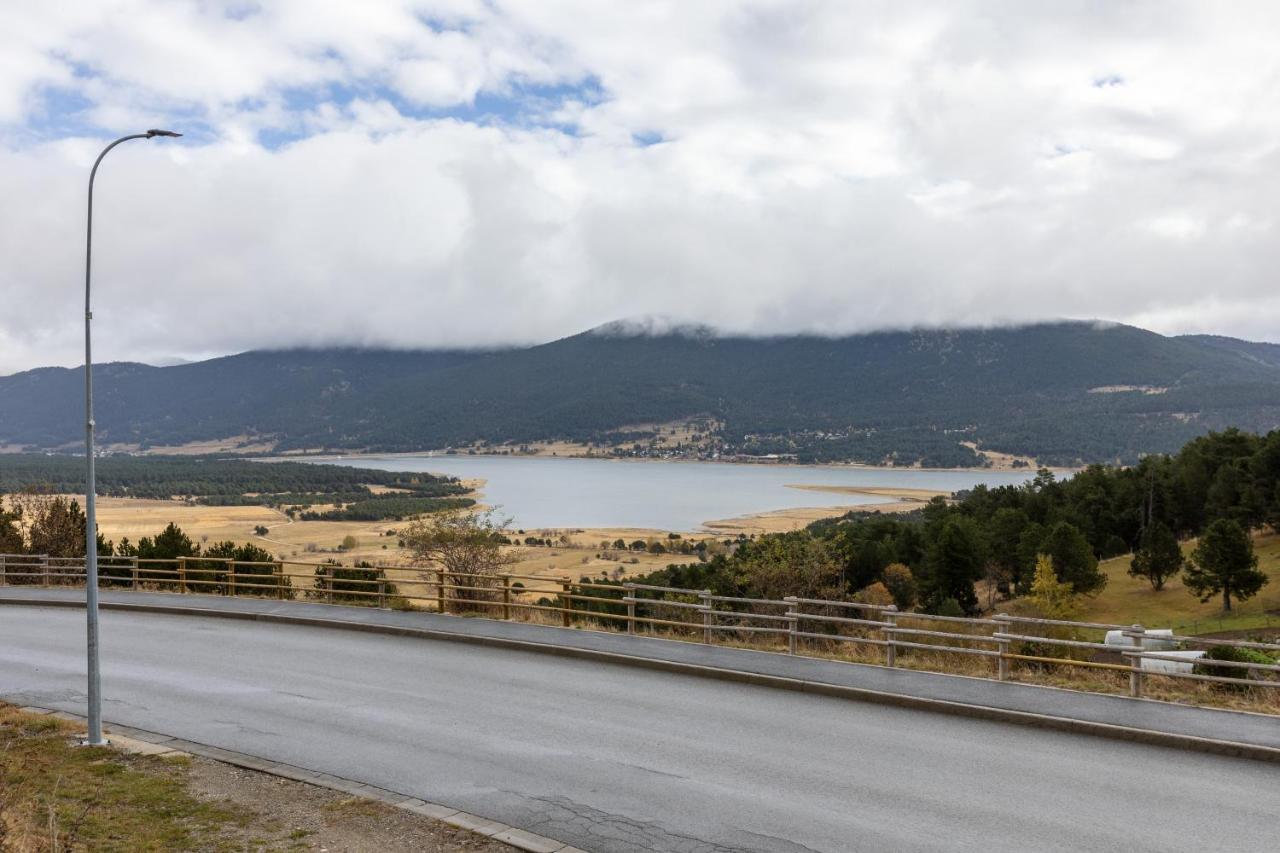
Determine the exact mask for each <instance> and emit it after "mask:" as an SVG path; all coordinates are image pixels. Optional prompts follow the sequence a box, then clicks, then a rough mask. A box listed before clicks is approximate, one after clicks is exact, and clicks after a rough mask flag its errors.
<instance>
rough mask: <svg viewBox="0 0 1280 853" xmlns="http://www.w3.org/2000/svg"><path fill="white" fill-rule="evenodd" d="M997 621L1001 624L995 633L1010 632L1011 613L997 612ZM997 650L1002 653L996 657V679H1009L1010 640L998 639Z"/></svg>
mask: <svg viewBox="0 0 1280 853" xmlns="http://www.w3.org/2000/svg"><path fill="white" fill-rule="evenodd" d="M995 618H996V621H997V622H1000V623H1001V624H999V625H997V626H996V629H995V630H994V631H992V632H991V633H993V634H1008V633H1009V626H1010V622H1009V614H1007V613H997V614H996V617H995ZM996 651H998V652H999V653H1000V657H998V658H996V679H997V680H999V681H1007V680H1008V679H1009V641H1008V640H996Z"/></svg>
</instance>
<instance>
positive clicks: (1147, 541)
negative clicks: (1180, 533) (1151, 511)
mask: <svg viewBox="0 0 1280 853" xmlns="http://www.w3.org/2000/svg"><path fill="white" fill-rule="evenodd" d="M1185 562H1186V560H1185V558H1184V557H1183V556H1182V549H1181V548H1179V547H1178V540H1177V538H1176V537H1175V536H1174V535H1173V531H1172V530H1170V529H1169V528H1168V527H1167V526H1166V525H1164V524H1162V523H1161V522H1159V521H1157V522H1155V523H1153V524H1152V525H1150V526H1149V527H1148V528H1147V529H1146V530H1144V531H1143V533H1142V543H1141V544H1140V545H1139V546H1138V550H1137V552H1136V553H1134V555H1133V560H1132V561H1131V562H1130V563H1129V575H1130V576H1131V577H1135V578H1146V579H1147V580H1148V581H1150V582H1151V588H1152V589H1154V590H1157V591H1158V590H1162V589H1164V584H1165V581H1167V580H1169V579H1170V578H1175V577H1177V576H1178V574H1179V573H1180V572H1181V571H1182V567H1183V564H1184V563H1185Z"/></svg>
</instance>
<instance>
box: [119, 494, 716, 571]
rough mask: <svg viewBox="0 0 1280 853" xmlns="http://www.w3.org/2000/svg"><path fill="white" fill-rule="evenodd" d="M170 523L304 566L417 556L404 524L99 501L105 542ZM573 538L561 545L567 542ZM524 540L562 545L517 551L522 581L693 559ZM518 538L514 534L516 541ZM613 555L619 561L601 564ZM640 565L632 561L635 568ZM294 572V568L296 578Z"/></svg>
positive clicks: (575, 533) (576, 540)
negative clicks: (403, 540)
mask: <svg viewBox="0 0 1280 853" xmlns="http://www.w3.org/2000/svg"><path fill="white" fill-rule="evenodd" d="M170 521H172V522H174V523H176V524H177V525H178V526H179V527H181V528H182V530H183V532H184V533H186V534H187V535H188V536H190V537H191V540H192V541H193V542H195V543H197V544H200V545H201V546H208V545H210V544H212V543H214V542H221V541H224V540H231V541H233V542H236V543H252V544H254V545H257V546H258V547H260V548H265V549H266V550H268V551H270V552H271V553H272V555H274V556H275V557H276V558H277V559H281V560H291V561H299V562H317V563H318V562H322V561H324V560H326V559H338V560H341V561H342V562H344V563H347V564H350V563H351V562H353V561H356V560H367V561H369V562H371V563H375V564H378V565H388V566H408V565H410V564H411V563H412V555H411V553H410V552H409V551H408V550H407V549H404V548H401V547H400V546H399V544H398V542H399V539H398V537H397V536H394V535H392V536H388V535H386V534H387V532H388V531H395V530H397V529H398V528H400V527H403V526H404V523H403V522H391V521H379V522H366V521H293V520H291V519H289V517H288V516H286V515H285V514H284V513H283V512H280V511H278V510H274V509H270V508H267V507H256V506H236V507H212V506H199V505H189V504H186V503H184V502H182V501H175V500H143V499H137V498H99V499H98V527H99V529H100V530H101V531H102V533H103V534H104V535H105V536H106V538H107V539H109V540H112V541H114V542H118V541H120V539H121V538H122V537H124V536H127V537H129V539H130V541H132V542H137V541H138V540H139V539H141V538H142V537H143V536H155V535H156V534H157V533H159V532H160V531H161V530H163V529H164V527H165V525H166V524H168V523H169V522H170ZM258 525H263V526H265V527H267V528H268V533H267V535H266V536H258V535H256V534H255V533H254V528H255V527H256V526H258ZM562 534H563V535H566V536H568V537H569V542H568V543H567V544H563V543H561V542H560V541H559V540H560V537H561V535H562ZM525 535H527V536H534V537H538V538H542V539H551V540H554V541H556V543H557V544H556V546H555V547H546V546H537V547H534V546H523V545H521V546H513V547H512V548H511V549H510V551H511V552H513V553H514V554H515V555H516V556H517V557H518V560H517V562H516V563H514V564H513V565H512V566H511V568H510V570H511V571H512V572H514V573H517V574H527V575H535V576H538V577H568V578H572V579H573V580H577V579H578V578H580V577H581V576H582V575H591V576H593V577H599V576H600V575H602V574H608V575H609V576H610V577H631V576H633V575H637V574H645V573H648V572H652V571H655V570H657V569H660V568H664V567H666V566H667V565H668V564H670V563H673V562H676V563H678V562H687V561H689V560H691V559H695V558H692V557H689V556H684V555H680V554H649V553H644V552H631V551H617V552H615V551H614V549H613V548H612V547H610V548H609V549H608V551H605V550H602V549H601V548H600V545H601V543H603V542H609V543H612V542H614V541H615V540H616V539H622V540H623V541H625V542H627V543H628V544H629V543H631V542H633V541H634V540H636V539H643V540H646V541H647V540H649V539H656V540H658V541H660V542H663V543H664V544H667V543H668V540H667V534H666V532H665V531H658V530H645V529H638V528H614V527H611V528H591V529H586V528H571V529H565V530H559V529H557V530H532V529H531V530H526V531H525ZM348 536H351V537H354V538H355V540H356V547H354V548H352V549H350V550H342V549H341V548H340V546H341V544H342V542H343V540H344V539H345V538H346V537H348ZM512 536H513V538H515V534H514V533H513V534H512ZM686 538H687V539H689V540H690V541H691V542H696V541H698V539H701V538H706V536H705V535H703V536H698V535H693V536H686ZM606 553H607V554H609V555H610V556H612V557H614V559H604V558H603V557H597V554H600V555H604V554H606ZM633 561H634V562H633ZM295 570H296V569H291V571H295ZM392 574H393V577H396V578H398V579H413V578H415V577H416V570H413V569H406V570H404V571H403V572H393V573H392Z"/></svg>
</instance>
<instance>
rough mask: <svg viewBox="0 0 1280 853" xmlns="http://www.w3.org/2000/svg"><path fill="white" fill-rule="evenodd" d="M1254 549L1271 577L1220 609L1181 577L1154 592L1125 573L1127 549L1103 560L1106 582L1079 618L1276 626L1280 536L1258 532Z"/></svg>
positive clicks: (1183, 628) (1189, 627)
mask: <svg viewBox="0 0 1280 853" xmlns="http://www.w3.org/2000/svg"><path fill="white" fill-rule="evenodd" d="M1193 547H1194V543H1188V544H1185V545H1184V546H1183V550H1184V551H1185V552H1186V553H1190V551H1191V549H1192V548H1193ZM1254 549H1255V552H1256V553H1257V555H1258V568H1259V569H1261V570H1262V571H1263V572H1265V573H1266V574H1267V576H1268V577H1270V578H1271V582H1270V583H1268V584H1267V585H1266V586H1264V587H1263V588H1262V591H1261V592H1260V593H1258V595H1257V596H1255V597H1254V598H1252V599H1250V600H1248V601H1245V602H1234V606H1233V609H1232V612H1231V613H1229V614H1226V613H1223V611H1222V601H1221V599H1220V598H1215V599H1212V600H1210V601H1207V602H1204V603H1201V601H1200V599H1199V598H1197V597H1196V596H1194V595H1192V594H1191V592H1190V591H1189V590H1188V589H1187V588H1186V587H1185V586H1183V584H1182V581H1181V580H1180V579H1174V580H1171V581H1169V582H1167V583H1166V584H1165V587H1164V589H1163V590H1161V591H1159V592H1156V591H1155V590H1153V589H1152V588H1151V584H1150V583H1148V582H1147V581H1146V580H1144V579H1142V578H1133V577H1130V576H1129V574H1128V571H1129V561H1130V559H1131V558H1130V557H1129V556H1128V555H1125V556H1123V557H1117V558H1116V559H1114V560H1107V561H1105V562H1103V563H1102V564H1101V566H1100V568H1101V569H1102V570H1103V571H1104V572H1106V573H1107V578H1108V580H1107V586H1106V588H1105V589H1104V590H1103V591H1102V592H1101V593H1100V594H1098V595H1097V596H1094V597H1092V598H1086V599H1085V600H1084V610H1083V612H1082V613H1081V616H1080V618H1081V619H1082V620H1084V621H1088V622H1109V623H1113V624H1118V625H1132V624H1140V625H1144V626H1146V627H1148V628H1173V629H1175V630H1176V631H1177V632H1178V633H1188V634H1204V633H1209V632H1213V631H1233V630H1234V631H1239V630H1249V629H1255V628H1263V627H1277V628H1280V536H1277V535H1270V536H1263V537H1259V538H1258V539H1255V540H1254Z"/></svg>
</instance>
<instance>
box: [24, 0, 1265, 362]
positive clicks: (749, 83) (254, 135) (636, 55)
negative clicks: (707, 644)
mask: <svg viewBox="0 0 1280 853" xmlns="http://www.w3.org/2000/svg"><path fill="white" fill-rule="evenodd" d="M1277 45H1280V3H1275V2H1270V0H1260V2H1243V1H1242V0H1235V2H1230V3H1206V2H1199V1H1198V2H1186V3H1180V2H1170V0H1161V2H1151V3H1146V2H1120V1H1119V0H1117V2H1104V1H1103V0H1097V2H1056V3H1053V4H1044V3H1029V2H1026V0H1010V2H981V3H971V2H959V0H947V2H940V3H936V4H934V3H926V2H911V3H901V2H883V3H881V2H851V0H831V2H821V1H820V0H776V2H775V1H774V0H760V2H716V0H698V2H687V0H684V1H683V2H646V0H628V2H621V0H618V2H604V0H580V2H571V0H475V2H470V0H443V2H395V0H361V2H343V3H338V2H334V3H326V2H318V0H280V2H268V0H264V1H263V2H251V0H241V2H216V1H215V0H199V2H197V1H196V0H186V2H182V1H181V0H157V2H148V0H121V2H116V0H96V2H92V3H90V2H56V0H43V2H30V3H28V2H10V3H4V4H3V5H0V374H3V373H8V372H12V371H15V370H20V369H24V368H28V367H32V366H36V365H44V364H71V363H74V362H75V361H76V360H77V359H78V358H80V357H81V355H82V352H81V350H80V347H81V346H82V345H81V343H80V340H79V337H78V336H79V335H80V334H81V332H80V325H79V324H80V323H81V303H80V300H81V299H82V296H81V290H80V288H82V286H83V274H84V273H83V263H84V257H83V239H84V235H83V229H84V191H85V182H86V179H87V175H88V170H89V167H90V165H91V164H92V161H93V158H94V157H95V156H96V154H97V152H98V150H99V149H100V148H101V147H102V145H103V144H104V143H105V142H106V141H108V140H110V139H111V138H114V137H115V136H117V135H120V134H123V133H127V132H133V131H136V130H139V129H146V128H149V127H168V126H172V127H173V128H175V129H177V130H180V131H183V132H184V133H186V134H187V136H186V137H185V138H184V139H182V140H177V141H168V140H166V141H149V142H132V143H129V144H128V145H126V146H122V147H121V148H119V149H117V150H116V151H115V152H113V153H112V155H111V156H110V158H109V159H108V160H107V161H106V162H105V165H104V166H103V168H102V171H101V172H100V175H99V180H98V187H97V189H98V207H97V227H96V230H95V247H96V251H95V264H94V270H95V289H96V295H95V309H96V310H95V318H96V319H95V330H96V334H97V346H96V355H97V356H98V357H99V358H100V359H102V360H107V359H126V358H127V359H137V360H145V361H153V362H154V361H165V360H170V359H174V358H198V357H203V356H207V355H211V354H221V353H226V352H233V351H239V350H243V349H250V348H261V347H269V346H274V347H280V346H291V345H305V344H338V343H346V344H386V345H394V346H401V347H407V346H415V347H439V346H456V345H489V344H496V343H516V342H533V341H544V340H549V339H553V338H556V337H561V336H564V335H567V334H572V333H575V332H577V331H580V330H582V329H584V328H587V327H590V326H594V325H597V324H600V323H604V322H607V321H610V320H614V319H617V318H623V317H640V316H662V317H667V318H670V319H672V320H675V321H679V322H700V323H708V324H711V325H714V326H718V327H721V328H724V329H727V330H733V331H747V332H752V333H781V332H794V331H815V332H821V333H838V332H847V331H859V330H866V329H872V328H883V327H902V326H912V325H953V324H966V325H968V324H985V323H998V322H1009V321H1024V320H1034V319H1042V318H1054V317H1077V318H1104V319H1112V320H1119V321H1124V322H1130V323H1135V324H1138V325H1142V326H1145V327H1147V328H1152V329H1155V330H1157V331H1161V332H1166V333H1174V332H1184V331H1202V332H1221V333H1226V334H1232V335H1237V336H1241V337H1248V338H1253V339H1264V340H1280V275H1278V274H1277V268H1278V267H1280V240H1278V237H1280V230H1278V227H1277V220H1278V219H1280V202H1278V201H1277V199H1280V153H1278V151H1280V148H1278V143H1280V49H1278V48H1277Z"/></svg>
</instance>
